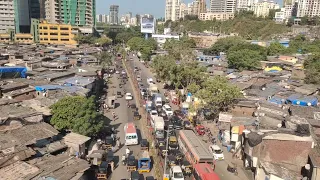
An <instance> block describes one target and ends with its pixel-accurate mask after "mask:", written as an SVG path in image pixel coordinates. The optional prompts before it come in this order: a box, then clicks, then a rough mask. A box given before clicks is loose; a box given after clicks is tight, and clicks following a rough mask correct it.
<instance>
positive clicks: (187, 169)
mask: <svg viewBox="0 0 320 180" xmlns="http://www.w3.org/2000/svg"><path fill="white" fill-rule="evenodd" d="M181 167H182V171H183V174H184V176H189V177H190V176H191V174H192V165H191V164H190V162H189V161H187V160H186V159H184V160H183V161H182V164H181Z"/></svg>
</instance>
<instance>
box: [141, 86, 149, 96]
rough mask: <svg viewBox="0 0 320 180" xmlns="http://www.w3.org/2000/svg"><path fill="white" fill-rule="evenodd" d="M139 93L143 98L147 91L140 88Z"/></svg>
mask: <svg viewBox="0 0 320 180" xmlns="http://www.w3.org/2000/svg"><path fill="white" fill-rule="evenodd" d="M140 93H141V96H145V95H147V93H148V92H147V90H146V89H145V88H140Z"/></svg>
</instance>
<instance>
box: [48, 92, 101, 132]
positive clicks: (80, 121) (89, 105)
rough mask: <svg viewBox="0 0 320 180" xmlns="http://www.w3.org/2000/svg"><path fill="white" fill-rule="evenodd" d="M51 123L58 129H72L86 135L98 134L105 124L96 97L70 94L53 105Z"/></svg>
mask: <svg viewBox="0 0 320 180" xmlns="http://www.w3.org/2000/svg"><path fill="white" fill-rule="evenodd" d="M50 108H51V113H52V118H51V120H50V122H51V124H52V125H54V127H55V128H57V129H58V130H71V131H72V132H76V133H79V134H82V135H85V136H94V135H96V134H97V133H98V132H99V131H100V130H101V129H102V128H103V126H104V121H103V120H104V119H103V115H102V114H100V113H98V112H97V108H96V104H95V97H94V96H91V97H90V98H86V97H82V96H68V97H65V98H63V99H61V100H59V101H58V102H57V103H55V104H53V105H52V106H51V107H50Z"/></svg>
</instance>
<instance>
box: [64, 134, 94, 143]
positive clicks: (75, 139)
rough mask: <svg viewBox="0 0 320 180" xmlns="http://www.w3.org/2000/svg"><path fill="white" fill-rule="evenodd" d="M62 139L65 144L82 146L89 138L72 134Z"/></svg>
mask: <svg viewBox="0 0 320 180" xmlns="http://www.w3.org/2000/svg"><path fill="white" fill-rule="evenodd" d="M63 139H64V140H65V142H71V143H74V144H84V143H85V142H87V141H89V140H90V139H91V138H90V137H87V136H83V135H81V134H77V133H73V132H72V133H69V134H67V135H66V136H64V137H63Z"/></svg>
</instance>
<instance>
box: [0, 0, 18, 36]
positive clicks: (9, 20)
mask: <svg viewBox="0 0 320 180" xmlns="http://www.w3.org/2000/svg"><path fill="white" fill-rule="evenodd" d="M0 7H1V8H0V33H7V30H8V29H14V28H15V23H14V16H15V15H14V4H13V1H7V0H0ZM1 38H2V37H1Z"/></svg>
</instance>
